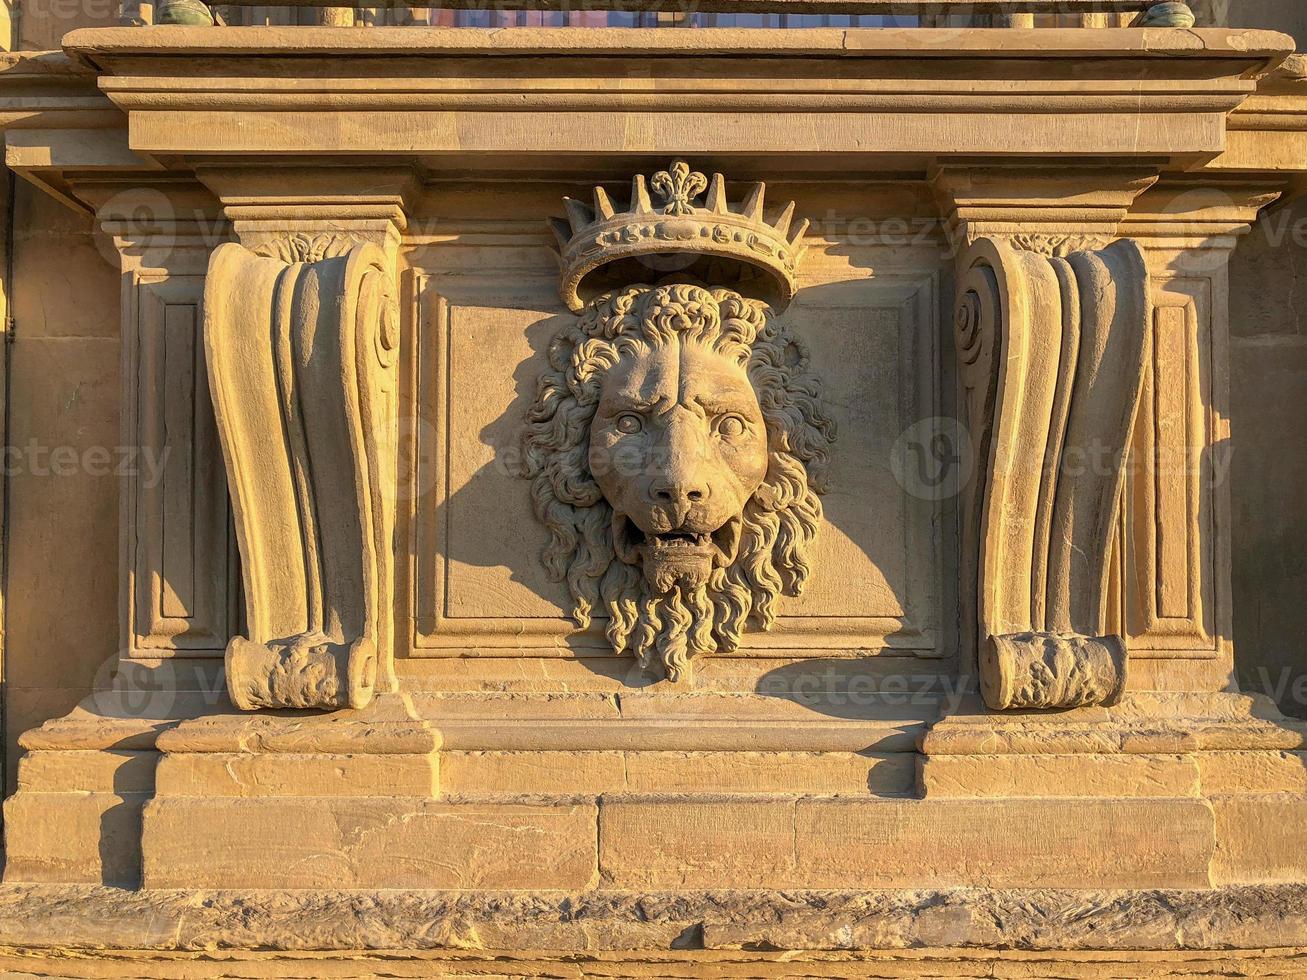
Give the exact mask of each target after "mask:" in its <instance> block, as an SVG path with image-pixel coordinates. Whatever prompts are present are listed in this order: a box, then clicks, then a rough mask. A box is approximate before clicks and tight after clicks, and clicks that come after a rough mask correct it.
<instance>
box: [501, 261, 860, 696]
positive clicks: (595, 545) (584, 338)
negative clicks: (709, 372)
mask: <svg viewBox="0 0 1307 980" xmlns="http://www.w3.org/2000/svg"><path fill="white" fill-rule="evenodd" d="M678 339H679V340H680V341H681V342H689V343H697V344H702V345H705V346H707V347H709V348H710V349H712V350H714V351H717V352H719V353H721V354H724V355H726V356H727V357H730V358H732V359H733V360H735V361H736V362H737V363H738V364H740V365H741V366H742V367H744V368H745V370H746V371H747V373H748V376H749V379H750V380H751V382H752V384H753V388H754V391H755V392H756V393H757V396H758V403H759V405H760V407H761V409H762V414H763V418H764V420H765V422H766V429H767V437H768V465H767V476H766V479H765V480H764V481H763V484H762V486H761V487H759V489H758V491H757V492H756V493H755V494H754V495H753V497H752V498H750V500H749V501H748V503H747V504H746V506H745V508H744V513H743V524H744V530H743V534H742V536H741V541H740V548H739V554H738V557H737V559H736V561H735V562H734V563H733V564H732V565H730V566H729V567H727V568H717V569H714V570H713V573H712V575H711V577H710V579H709V581H708V584H707V585H706V586H705V587H703V588H700V589H697V590H682V589H680V588H679V587H678V588H676V589H673V590H672V591H671V592H670V593H667V594H663V595H655V594H650V587H649V586H648V585H647V583H646V582H645V580H644V577H643V576H642V575H641V574H640V571H639V569H637V568H634V567H632V566H631V565H628V564H626V563H625V562H623V561H621V560H620V559H619V558H618V557H617V556H616V553H615V552H614V549H613V542H612V510H611V508H610V507H609V504H608V502H607V501H606V500H605V499H604V496H603V494H602V493H601V492H600V489H599V485H598V483H596V481H595V479H594V477H593V475H592V474H591V472H590V465H589V444H590V424H591V422H592V420H593V418H594V413H595V409H596V407H597V405H598V402H599V395H600V389H601V386H602V383H603V378H604V373H605V372H606V371H607V370H608V369H609V368H611V367H612V366H613V365H615V364H617V363H618V362H619V361H621V360H622V359H624V358H626V357H630V356H636V355H639V354H641V353H644V352H647V351H650V350H653V349H655V348H657V347H659V346H662V345H665V344H668V343H673V342H676V341H677V340H678ZM834 430H835V427H834V423H833V422H832V421H831V420H830V419H829V418H827V416H826V415H825V414H824V413H823V411H822V407H821V391H820V385H819V383H818V382H817V379H816V378H815V377H813V375H812V374H810V373H809V359H808V352H807V350H806V348H805V347H804V346H803V345H802V344H801V343H800V342H799V341H798V340H797V339H796V338H795V337H794V336H793V335H791V334H790V332H789V331H788V330H787V329H786V327H785V325H784V324H783V323H782V322H781V321H780V320H778V319H775V318H773V317H772V316H771V314H770V311H769V309H768V307H767V306H766V305H765V304H764V303H762V302H760V301H758V300H751V299H746V298H744V297H742V296H740V295H739V294H737V293H735V292H732V291H731V290H729V289H708V288H705V287H703V286H698V285H693V284H689V283H677V284H671V285H658V286H647V285H639V286H630V287H627V288H625V289H622V290H618V291H614V292H612V293H608V294H606V295H604V296H601V297H598V298H596V299H595V300H593V301H592V302H591V303H590V304H589V306H587V308H586V309H585V311H584V312H583V313H582V314H581V315H580V316H579V317H578V318H577V322H576V323H575V325H574V326H572V327H571V328H569V329H567V330H564V331H563V332H562V333H560V334H559V335H558V336H557V337H556V338H555V339H554V341H553V343H552V344H551V345H550V348H549V369H548V370H547V371H545V372H544V374H543V375H542V376H541V378H540V382H539V388H538V390H537V393H536V400H535V404H534V405H533V406H532V408H531V409H530V411H529V412H528V415H527V430H526V433H525V437H524V441H523V450H524V459H523V475H524V476H526V477H529V478H531V479H532V481H533V482H532V486H531V496H532V500H533V503H534V505H535V512H536V515H537V517H538V518H539V519H540V521H541V522H543V523H544V525H545V526H546V527H547V528H548V529H549V533H550V537H551V540H550V543H549V545H548V546H547V547H546V548H545V551H544V562H545V566H546V568H547V569H548V571H549V574H550V576H551V577H552V578H553V579H554V580H555V581H562V580H563V579H566V581H567V584H568V587H569V589H570V591H571V594H572V597H573V599H574V600H575V607H574V609H573V612H572V615H573V618H574V619H575V620H576V622H577V624H578V626H580V627H581V628H582V629H584V628H586V627H588V626H589V625H590V622H591V618H592V616H594V615H595V614H596V611H598V612H599V613H601V614H606V615H607V617H608V625H607V629H606V633H607V637H608V640H609V643H610V644H611V645H612V648H613V650H614V651H616V652H617V653H624V652H630V653H633V654H635V656H636V657H637V658H638V659H639V661H640V664H641V665H642V666H643V667H645V668H646V669H648V668H650V667H652V666H653V665H654V664H655V663H656V662H657V663H661V665H662V667H663V669H664V671H665V672H666V674H667V676H668V678H669V679H671V680H676V679H678V678H679V677H680V676H681V675H682V674H683V672H684V671H685V670H686V669H687V668H688V666H689V663H690V659H691V658H692V657H693V656H694V655H695V654H699V653H711V652H713V651H726V652H729V651H732V650H735V649H736V648H737V647H738V646H739V643H740V634H741V632H742V631H743V629H744V627H745V625H746V623H753V624H754V625H756V626H759V627H761V628H762V629H768V628H770V627H771V625H772V623H773V622H774V621H775V618H776V599H777V596H779V595H781V594H784V595H798V594H799V592H800V591H801V590H802V588H803V585H804V583H805V581H806V580H807V578H808V573H809V565H808V552H809V549H810V547H811V544H812V541H813V539H814V538H815V536H816V533H817V528H818V526H819V525H820V523H821V516H822V510H821V501H820V499H819V498H818V496H817V495H818V493H821V492H823V490H824V478H825V471H826V466H827V454H826V451H827V448H828V447H829V445H830V444H831V442H832V441H833V439H834Z"/></svg>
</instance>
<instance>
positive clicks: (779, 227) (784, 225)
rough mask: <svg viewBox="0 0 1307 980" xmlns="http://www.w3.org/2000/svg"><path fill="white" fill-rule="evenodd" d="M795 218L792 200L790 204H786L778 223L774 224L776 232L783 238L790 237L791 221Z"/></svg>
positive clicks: (777, 220)
mask: <svg viewBox="0 0 1307 980" xmlns="http://www.w3.org/2000/svg"><path fill="white" fill-rule="evenodd" d="M793 220H794V202H793V201H791V202H790V203H789V204H787V205H785V210H784V211H782V212H781V216H780V217H779V218H777V219H776V224H775V225H774V227H775V228H776V234H777V235H779V236H780V237H781V238H786V237H788V236H789V233H790V222H791V221H793Z"/></svg>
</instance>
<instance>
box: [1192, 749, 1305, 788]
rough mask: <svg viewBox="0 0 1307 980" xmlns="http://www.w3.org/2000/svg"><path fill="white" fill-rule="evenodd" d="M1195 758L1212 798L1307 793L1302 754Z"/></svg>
mask: <svg viewBox="0 0 1307 980" xmlns="http://www.w3.org/2000/svg"><path fill="white" fill-rule="evenodd" d="M1196 758H1197V760H1198V771H1199V772H1200V773H1201V774H1202V781H1203V792H1204V793H1205V794H1207V795H1209V796H1217V795H1225V794H1228V793H1252V794H1263V793H1307V762H1305V760H1304V755H1303V753H1301V752H1271V751H1267V752H1202V753H1199V754H1198V755H1197V756H1196Z"/></svg>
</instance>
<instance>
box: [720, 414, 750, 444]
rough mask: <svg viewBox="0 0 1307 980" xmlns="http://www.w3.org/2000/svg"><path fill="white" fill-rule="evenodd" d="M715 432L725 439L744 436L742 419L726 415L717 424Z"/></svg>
mask: <svg viewBox="0 0 1307 980" xmlns="http://www.w3.org/2000/svg"><path fill="white" fill-rule="evenodd" d="M717 431H718V432H720V433H721V434H722V435H723V436H725V437H726V438H727V439H733V438H735V437H736V436H739V435H743V434H744V419H742V418H740V417H739V416H738V415H727V416H726V417H725V418H723V419H722V420H721V421H720V422H718V423H717Z"/></svg>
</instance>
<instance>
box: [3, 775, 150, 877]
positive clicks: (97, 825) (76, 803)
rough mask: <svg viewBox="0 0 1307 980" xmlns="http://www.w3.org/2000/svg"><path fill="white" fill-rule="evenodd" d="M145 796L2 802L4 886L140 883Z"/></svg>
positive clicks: (35, 796)
mask: <svg viewBox="0 0 1307 980" xmlns="http://www.w3.org/2000/svg"><path fill="white" fill-rule="evenodd" d="M149 798H150V797H149V794H147V793H123V794H115V793H36V792H31V791H23V792H19V793H18V794H17V795H15V796H13V797H11V798H10V799H9V800H7V801H6V802H5V805H4V816H5V871H4V880H5V883H6V884H11V883H14V882H51V883H53V882H64V883H78V884H94V885H99V884H106V885H116V886H119V887H123V888H134V887H136V886H137V885H139V884H140V880H141V808H142V807H143V806H144V805H145V803H146V801H147V800H148V799H149Z"/></svg>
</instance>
